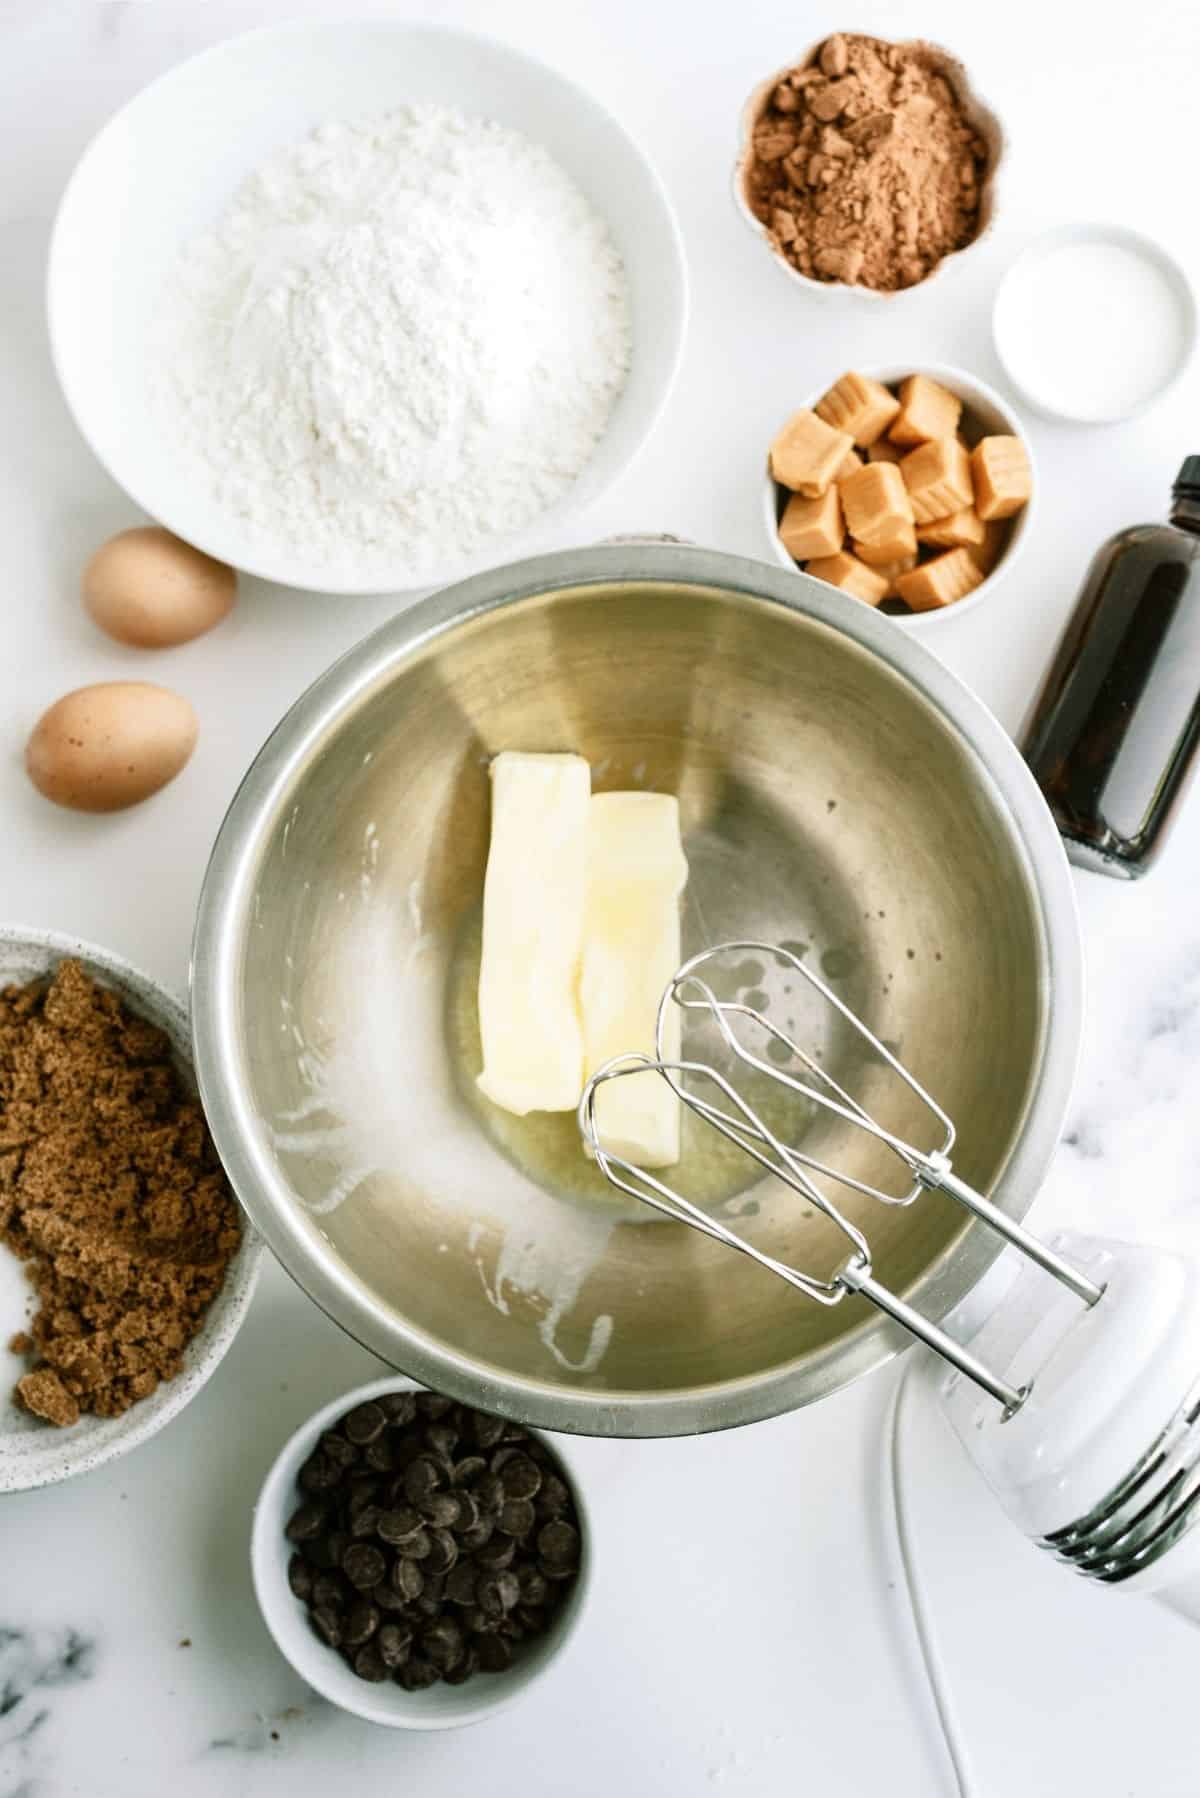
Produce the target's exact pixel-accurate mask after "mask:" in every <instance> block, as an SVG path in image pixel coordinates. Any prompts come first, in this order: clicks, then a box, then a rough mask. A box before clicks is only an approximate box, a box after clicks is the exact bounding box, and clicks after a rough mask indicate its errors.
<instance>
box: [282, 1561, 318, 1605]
mask: <svg viewBox="0 0 1200 1798" xmlns="http://www.w3.org/2000/svg"><path fill="white" fill-rule="evenodd" d="M288 1585H289V1586H290V1587H291V1589H292V1591H293V1592H294V1594H295V1595H296V1597H297V1598H308V1597H309V1596H310V1594H311V1592H312V1589H313V1570H312V1568H311V1567H310V1566H309V1564H308V1562H307V1561H306V1560H305V1559H304V1556H303V1555H302V1554H294V1555H293V1556H292V1558H291V1559H290V1561H289V1562H288Z"/></svg>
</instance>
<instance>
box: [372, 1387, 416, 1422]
mask: <svg viewBox="0 0 1200 1798" xmlns="http://www.w3.org/2000/svg"><path fill="white" fill-rule="evenodd" d="M376 1403H377V1404H378V1406H379V1409H380V1410H381V1411H382V1412H383V1414H384V1416H385V1417H386V1418H387V1420H388V1422H389V1423H394V1424H406V1423H411V1422H412V1420H413V1418H414V1417H415V1416H416V1415H417V1395H416V1393H415V1392H385V1393H384V1395H383V1397H382V1398H381V1399H377V1400H376Z"/></svg>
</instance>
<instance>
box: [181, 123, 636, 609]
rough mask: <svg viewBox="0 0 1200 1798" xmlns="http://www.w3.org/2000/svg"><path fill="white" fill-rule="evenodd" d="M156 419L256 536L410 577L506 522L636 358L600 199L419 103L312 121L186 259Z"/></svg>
mask: <svg viewBox="0 0 1200 1798" xmlns="http://www.w3.org/2000/svg"><path fill="white" fill-rule="evenodd" d="M159 316H160V317H161V319H162V321H163V323H162V328H161V337H160V342H159V344H158V346H157V348H158V356H157V357H156V358H155V361H156V364H157V367H158V369H159V371H160V376H159V396H158V397H159V400H160V403H161V405H160V412H161V407H164V406H165V408H166V415H165V417H164V424H165V425H166V426H167V427H168V428H169V430H170V432H171V435H172V436H173V437H174V438H176V439H181V440H182V443H183V446H184V449H185V451H186V452H187V453H188V454H189V456H190V457H192V458H193V459H194V460H195V462H196V464H197V467H198V470H199V472H200V473H201V476H202V478H203V479H204V480H205V481H206V482H207V483H208V485H209V487H210V489H211V491H212V493H213V495H214V497H215V498H216V499H217V500H218V502H219V503H220V504H221V505H222V507H223V508H225V509H226V510H229V511H232V512H233V513H234V514H235V515H236V516H237V517H238V518H239V519H241V520H242V521H243V522H244V524H245V525H246V526H247V527H248V528H249V530H250V531H251V533H252V534H253V536H254V537H255V539H257V540H258V542H259V543H260V544H261V545H262V547H263V548H264V549H268V548H272V547H273V548H275V549H277V550H280V551H283V550H286V551H287V552H288V553H289V554H290V555H291V556H293V557H297V558H304V559H307V560H310V561H312V562H315V563H318V564H320V565H322V566H325V567H327V568H328V569H329V571H330V574H331V576H332V575H334V574H338V575H340V576H346V577H349V576H352V575H353V574H354V573H356V572H364V573H369V571H370V569H371V568H372V567H373V566H378V567H380V568H382V567H383V566H384V565H385V564H386V566H387V568H388V569H389V570H393V571H395V570H407V571H408V572H409V573H410V574H411V575H412V576H413V577H414V578H415V579H417V580H419V579H420V577H421V575H422V574H423V573H425V572H427V571H429V570H431V569H433V568H434V567H435V566H437V565H445V564H446V563H448V562H455V561H459V560H463V559H468V558H470V557H472V556H475V555H477V554H479V553H481V552H483V551H485V550H486V549H487V548H488V547H489V546H490V544H491V542H492V540H493V539H496V538H500V537H503V536H505V535H508V534H511V533H513V532H515V531H519V530H521V529H522V528H523V527H525V526H526V525H528V524H530V523H531V522H532V521H533V520H534V519H536V518H537V517H538V515H539V514H540V513H542V512H543V511H544V510H545V509H546V508H547V507H548V506H550V505H551V504H553V503H554V501H556V500H557V499H559V498H560V497H561V496H562V494H563V493H565V492H566V490H567V489H568V488H569V487H570V485H571V484H572V482H573V481H574V480H575V478H576V476H577V475H578V474H579V472H580V470H581V469H582V468H583V467H584V465H585V463H586V462H587V461H588V459H589V457H590V456H591V454H592V452H593V451H594V449H595V447H596V444H597V442H598V441H599V439H600V437H601V436H602V434H603V432H604V430H605V428H606V426H607V424H608V421H609V418H610V416H611V413H612V410H613V407H614V405H615V404H616V401H617V399H618V397H619V395H620V393H621V389H622V387H623V385H624V382H625V379H626V376H627V374H628V370H629V362H630V319H629V296H628V288H627V283H626V278H625V271H624V267H623V265H622V262H621V259H620V257H619V255H618V253H617V251H616V248H615V247H614V245H613V242H612V240H611V238H610V236H609V233H608V229H607V226H606V225H605V223H604V221H603V219H602V218H601V217H600V216H599V215H598V213H597V212H596V211H595V210H594V209H593V207H592V206H591V204H590V203H589V202H588V200H587V199H586V198H585V196H584V195H583V194H582V193H581V192H580V190H579V189H578V188H577V187H576V186H575V184H574V182H573V181H572V180H571V179H570V177H569V176H568V175H567V174H566V173H565V171H564V170H563V169H562V168H560V167H559V165H558V163H556V162H555V161H554V159H553V158H552V157H551V156H550V155H549V153H548V152H547V151H546V150H544V149H542V148H541V147H540V146H539V145H537V144H534V143H532V142H530V141H529V140H528V139H527V138H525V137H523V136H521V135H520V133H518V132H516V131H511V130H509V129H507V128H506V127H504V126H501V125H498V124H494V123H492V122H490V121H488V120H485V119H478V118H471V117H468V116H466V115H465V114H462V113H459V112H456V111H451V110H448V109H446V108H443V107H438V106H415V107H411V108H407V109H405V110H403V111H399V112H396V113H392V114H390V115H388V116H386V117H383V118H378V119H371V120H366V121H362V122H359V123H349V124H345V123H337V124H328V125H324V126H322V127H321V128H320V129H319V130H317V131H315V132H314V133H313V134H312V136H311V137H309V138H307V139H306V140H305V141H304V142H302V143H300V144H297V145H294V146H292V147H290V148H289V149H287V150H285V151H283V152H282V153H281V154H278V155H276V156H274V157H273V158H272V159H271V160H270V161H268V162H267V163H265V164H264V165H263V166H262V167H261V168H260V169H259V170H258V171H257V172H256V173H255V174H253V175H252V176H250V177H249V178H248V179H247V180H246V182H245V183H244V184H243V185H242V187H241V188H240V189H239V190H238V192H237V194H236V195H235V197H234V200H233V203H232V205H231V206H230V208H229V210H228V212H227V213H226V215H225V216H224V218H222V219H221V221H220V222H219V223H218V225H217V226H216V228H215V229H214V230H213V231H211V232H210V233H209V234H208V235H206V236H204V237H202V238H201V239H199V240H198V241H197V242H195V243H193V244H191V245H190V246H189V247H188V248H187V249H186V250H185V251H184V253H183V254H182V255H181V257H180V258H179V260H178V262H177V264H176V266H175V269H174V271H173V273H172V276H171V278H170V281H169V291H168V293H167V294H166V295H165V296H164V304H163V306H162V308H161V311H160V314H159Z"/></svg>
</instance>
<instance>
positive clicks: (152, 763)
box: [25, 680, 197, 812]
mask: <svg viewBox="0 0 1200 1798" xmlns="http://www.w3.org/2000/svg"><path fill="white" fill-rule="evenodd" d="M196 731H197V724H196V714H195V712H194V711H193V710H192V708H191V706H190V705H189V704H188V702H187V700H186V699H181V698H180V697H179V695H178V693H170V692H168V691H167V689H166V688H165V687H154V686H151V685H150V684H149V682H148V681H136V680H115V681H103V682H101V683H100V685H99V686H95V687H78V688H76V690H75V692H74V693H67V694H65V695H64V696H63V698H62V699H60V700H59V701H58V702H57V704H55V705H52V706H51V707H50V710H49V711H48V712H44V713H43V714H42V717H41V718H40V719H39V720H38V722H37V724H36V725H35V726H34V730H33V735H32V736H31V737H30V739H29V742H28V743H27V744H26V746H25V767H26V770H27V771H28V774H29V778H30V780H31V781H32V782H33V784H34V786H35V787H36V788H37V790H38V792H39V793H43V794H44V795H45V796H46V798H47V799H52V800H53V801H54V803H55V805H66V806H70V807H72V809H73V810H75V811H78V812H119V811H122V810H123V809H124V808H125V806H127V805H137V804H138V803H139V801H140V800H142V799H148V798H149V797H150V795H151V793H157V792H158V790H159V788H160V787H165V786H166V784H167V782H168V781H169V780H174V778H175V776H176V775H177V774H178V773H179V770H180V769H181V768H182V767H183V766H184V764H185V763H186V761H187V759H188V757H189V756H190V755H191V753H192V750H193V749H194V748H195V747H196Z"/></svg>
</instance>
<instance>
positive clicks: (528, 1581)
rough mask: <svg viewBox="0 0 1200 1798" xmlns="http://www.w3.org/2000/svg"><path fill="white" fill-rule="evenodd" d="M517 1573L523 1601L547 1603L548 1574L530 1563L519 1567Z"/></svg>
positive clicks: (537, 1603) (527, 1602) (527, 1603)
mask: <svg viewBox="0 0 1200 1798" xmlns="http://www.w3.org/2000/svg"><path fill="white" fill-rule="evenodd" d="M516 1573H517V1584H518V1585H519V1586H520V1588H521V1603H522V1604H524V1605H539V1604H545V1602H546V1593H547V1590H548V1587H547V1585H546V1576H545V1575H544V1574H542V1573H539V1572H538V1570H537V1568H536V1567H531V1566H530V1565H529V1564H528V1563H526V1565H525V1566H524V1567H518V1568H517V1570H516Z"/></svg>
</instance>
